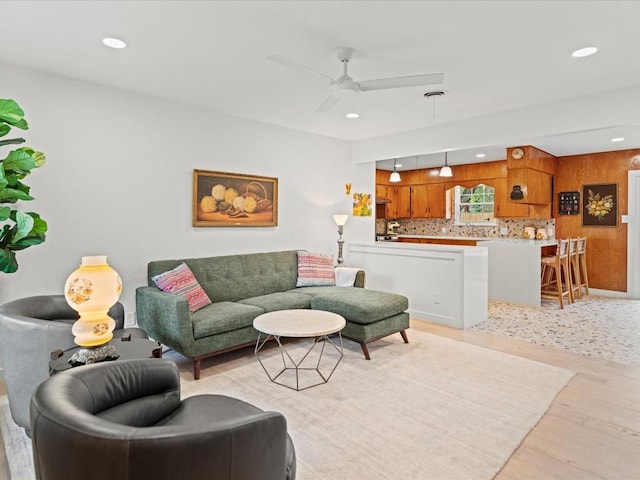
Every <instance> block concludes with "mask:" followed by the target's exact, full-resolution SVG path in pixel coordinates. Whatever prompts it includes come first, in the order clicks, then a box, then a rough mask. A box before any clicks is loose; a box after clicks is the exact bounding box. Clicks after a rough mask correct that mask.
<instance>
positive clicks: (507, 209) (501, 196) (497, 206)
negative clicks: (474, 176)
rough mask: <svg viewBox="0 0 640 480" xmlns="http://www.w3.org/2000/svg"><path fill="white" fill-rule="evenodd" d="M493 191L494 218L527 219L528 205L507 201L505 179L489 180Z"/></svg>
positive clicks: (507, 194) (507, 192) (507, 193)
mask: <svg viewBox="0 0 640 480" xmlns="http://www.w3.org/2000/svg"><path fill="white" fill-rule="evenodd" d="M491 185H492V186H493V188H494V189H495V190H494V198H493V201H494V216H495V217H496V218H514V217H515V218H529V205H526V204H523V203H514V202H511V201H509V193H510V192H509V191H508V187H507V179H506V178H496V179H493V180H491Z"/></svg>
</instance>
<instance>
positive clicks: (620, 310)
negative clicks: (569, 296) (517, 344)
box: [472, 295, 640, 365]
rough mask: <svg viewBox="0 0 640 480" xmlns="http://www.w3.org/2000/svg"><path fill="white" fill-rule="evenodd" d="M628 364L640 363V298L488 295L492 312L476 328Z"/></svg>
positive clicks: (493, 333) (474, 328) (476, 329)
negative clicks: (532, 300)
mask: <svg viewBox="0 0 640 480" xmlns="http://www.w3.org/2000/svg"><path fill="white" fill-rule="evenodd" d="M472 330H475V331H477V332H482V333H490V334H492V335H500V336H503V337H509V338H513V339H516V340H521V341H524V342H528V343H534V344H537V345H542V346H545V347H552V348H557V349H561V350H566V351H568V352H571V353H576V354H578V355H583V356H587V357H593V358H600V359H603V360H610V361H614V362H617V363H623V364H625V365H640V300H637V299H630V298H616V297H605V296H602V295H588V296H587V295H585V296H583V297H582V298H581V299H578V300H576V302H575V303H572V304H565V306H564V308H563V309H560V306H559V304H558V302H557V301H553V300H543V301H542V305H541V306H539V307H534V306H529V305H515V304H511V303H506V302H498V301H495V300H490V301H489V318H488V320H487V321H486V322H483V323H480V324H478V325H476V326H474V327H473V328H472Z"/></svg>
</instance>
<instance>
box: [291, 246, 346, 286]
mask: <svg viewBox="0 0 640 480" xmlns="http://www.w3.org/2000/svg"><path fill="white" fill-rule="evenodd" d="M335 284H336V274H335V271H334V268H333V257H330V256H328V255H322V254H320V253H310V252H307V251H306V250H298V280H297V281H296V287H330V286H333V285H335Z"/></svg>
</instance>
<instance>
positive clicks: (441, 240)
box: [398, 237, 478, 247]
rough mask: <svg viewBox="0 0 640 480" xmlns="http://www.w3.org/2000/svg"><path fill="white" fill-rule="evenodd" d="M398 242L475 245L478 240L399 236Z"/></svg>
mask: <svg viewBox="0 0 640 480" xmlns="http://www.w3.org/2000/svg"><path fill="white" fill-rule="evenodd" d="M398 242H404V243H425V244H429V245H462V246H470V247H475V246H476V245H477V243H478V241H477V240H473V239H470V238H424V237H398Z"/></svg>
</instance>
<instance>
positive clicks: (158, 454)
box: [31, 359, 296, 480]
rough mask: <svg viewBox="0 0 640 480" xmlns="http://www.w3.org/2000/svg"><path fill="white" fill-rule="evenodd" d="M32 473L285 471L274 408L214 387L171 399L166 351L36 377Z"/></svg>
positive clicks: (55, 479)
mask: <svg viewBox="0 0 640 480" xmlns="http://www.w3.org/2000/svg"><path fill="white" fill-rule="evenodd" d="M31 431H32V442H33V456H34V461H35V472H36V478H37V479H46V480H63V479H64V480H81V479H82V480H84V479H86V478H91V479H92V480H103V479H104V480H107V479H108V480H114V479H122V478H130V479H136V480H145V479H149V480H151V479H153V480H164V479H167V480H169V479H170V480H176V479H181V478H184V479H189V480H200V479H225V480H227V479H233V480H284V479H291V480H293V479H294V478H295V469H296V459H295V451H294V448H293V444H292V442H291V439H290V438H289V436H288V434H287V424H286V420H285V418H284V416H283V415H282V414H280V413H277V412H265V411H263V410H260V409H259V408H257V407H255V406H253V405H250V404H248V403H245V402H243V401H241V400H238V399H234V398H230V397H226V396H222V395H196V396H192V397H189V398H186V399H184V400H180V376H179V374H178V368H177V367H176V365H175V364H174V363H173V362H171V361H169V360H161V359H158V360H156V359H145V360H129V361H116V362H105V363H97V364H92V365H87V366H83V367H78V368H74V369H71V370H67V371H65V372H63V373H60V374H58V375H54V376H53V377H51V378H50V379H48V380H46V381H45V382H43V383H41V384H40V385H39V386H38V388H37V389H36V391H35V393H34V395H33V398H32V400H31Z"/></svg>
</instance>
